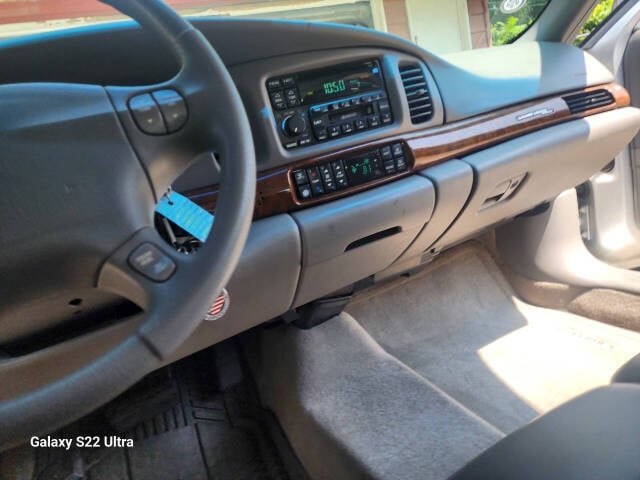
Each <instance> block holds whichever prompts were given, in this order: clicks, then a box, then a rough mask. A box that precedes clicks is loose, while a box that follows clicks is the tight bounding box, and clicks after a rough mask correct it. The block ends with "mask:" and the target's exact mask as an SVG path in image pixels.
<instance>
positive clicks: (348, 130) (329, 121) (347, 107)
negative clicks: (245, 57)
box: [267, 59, 393, 149]
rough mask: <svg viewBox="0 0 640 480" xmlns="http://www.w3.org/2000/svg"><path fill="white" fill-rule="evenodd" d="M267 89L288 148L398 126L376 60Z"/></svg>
mask: <svg viewBox="0 0 640 480" xmlns="http://www.w3.org/2000/svg"><path fill="white" fill-rule="evenodd" d="M267 90H268V92H269V98H270V100H271V106H272V107H273V112H274V115H275V119H276V124H277V125H278V131H279V135H280V140H281V142H282V145H283V146H284V147H285V148H287V149H292V148H297V147H304V146H307V145H312V144H315V143H319V142H324V141H326V140H330V139H334V138H338V137H342V136H346V135H351V134H354V133H358V132H362V131H364V130H370V129H373V128H379V127H382V126H384V125H388V124H391V123H393V114H392V112H391V106H390V105H389V99H388V97H387V92H386V89H385V85H384V79H383V78H382V70H381V68H380V63H379V62H378V60H375V59H373V60H366V61H360V62H354V63H347V64H342V65H337V66H334V67H331V68H325V69H320V70H313V71H307V72H301V73H297V74H292V75H285V76H282V77H275V78H270V79H268V80H267Z"/></svg>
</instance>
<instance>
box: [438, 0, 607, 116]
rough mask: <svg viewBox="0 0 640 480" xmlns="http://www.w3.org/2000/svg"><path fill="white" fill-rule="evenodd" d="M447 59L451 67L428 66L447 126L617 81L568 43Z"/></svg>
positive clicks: (474, 52) (516, 46)
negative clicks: (437, 90)
mask: <svg viewBox="0 0 640 480" xmlns="http://www.w3.org/2000/svg"><path fill="white" fill-rule="evenodd" d="M560 3H562V2H560ZM443 59H444V60H446V62H447V63H444V62H436V61H434V62H431V63H429V64H428V65H429V68H430V69H431V71H432V72H433V76H434V77H435V79H436V82H437V83H438V87H440V94H441V95H442V100H443V102H444V104H445V108H446V121H447V122H453V121H456V120H461V119H463V118H467V117H471V116H473V115H478V114H480V113H484V112H488V111H491V110H495V109H497V108H500V107H504V106H507V105H512V104H516V103H522V102H525V101H527V100H533V99H535V98H540V97H545V96H549V95H552V94H554V93H559V92H564V91H568V90H575V89H580V88H583V87H586V86H588V85H598V84H603V83H608V82H611V81H612V80H613V76H612V75H611V72H609V71H608V70H607V69H606V68H605V67H604V66H603V65H602V64H601V63H600V62H599V61H598V60H596V59H595V58H594V57H592V56H591V55H590V54H588V53H586V52H584V51H582V50H580V49H579V48H576V47H573V46H571V45H566V44H563V43H548V42H540V43H536V42H523V43H520V42H517V43H515V44H511V45H505V46H501V47H500V48H487V49H484V50H469V51H465V52H459V53H453V54H448V55H445V56H444V57H443ZM499 65H503V66H504V67H503V68H501V67H499Z"/></svg>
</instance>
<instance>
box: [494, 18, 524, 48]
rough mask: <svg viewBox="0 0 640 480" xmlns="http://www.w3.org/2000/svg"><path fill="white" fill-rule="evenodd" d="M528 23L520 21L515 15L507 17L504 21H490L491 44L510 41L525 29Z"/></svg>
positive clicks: (502, 43) (501, 43)
mask: <svg viewBox="0 0 640 480" xmlns="http://www.w3.org/2000/svg"><path fill="white" fill-rule="evenodd" d="M529 23H530V22H529ZM529 23H520V21H519V20H518V19H517V18H516V17H509V18H507V20H506V21H504V22H496V23H492V24H491V40H492V41H493V45H504V44H506V43H511V42H512V41H513V40H515V39H516V38H518V37H519V36H520V34H521V33H522V32H524V31H525V30H526V29H527V27H528V26H529Z"/></svg>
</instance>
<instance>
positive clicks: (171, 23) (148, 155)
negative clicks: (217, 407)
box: [0, 0, 256, 449]
mask: <svg viewBox="0 0 640 480" xmlns="http://www.w3.org/2000/svg"><path fill="white" fill-rule="evenodd" d="M102 1H103V3H106V4H110V5H111V6H113V7H115V8H116V9H118V10H119V11H120V12H122V13H124V14H126V15H128V16H130V17H131V18H133V19H134V20H136V21H137V22H138V23H139V24H140V25H142V26H143V27H144V28H146V29H148V30H149V31H151V32H153V33H154V34H155V35H156V37H157V38H158V39H159V40H160V39H164V40H166V42H165V43H166V44H167V45H170V48H171V50H172V53H174V54H175V55H176V56H177V57H178V58H179V60H180V64H181V68H180V71H179V73H178V74H177V75H176V76H175V77H174V78H172V79H171V80H169V81H167V82H164V83H161V84H157V85H149V86H144V87H115V86H106V87H105V86H99V85H78V84H55V83H51V84H43V83H32V84H14V85H3V86H0V109H1V110H2V111H3V112H5V113H4V114H3V115H2V116H1V117H2V118H1V119H0V145H2V150H3V152H2V154H0V179H2V180H1V183H2V185H1V188H0V219H1V220H2V226H1V227H0V229H1V230H0V247H1V248H0V272H2V274H1V275H0V298H2V301H1V303H2V305H1V306H0V310H4V312H3V313H4V314H7V312H9V313H11V311H12V309H13V310H15V311H18V310H19V309H20V308H22V307H24V306H25V305H27V306H28V305H29V302H34V298H42V297H46V296H47V295H51V294H54V293H56V292H61V291H72V290H74V289H87V288H93V289H97V290H99V291H102V292H109V293H112V294H117V295H119V296H121V297H123V298H126V299H129V300H131V301H133V302H134V303H136V304H137V305H139V306H140V307H141V309H142V310H141V313H139V315H140V316H141V317H142V318H141V319H139V320H141V323H140V327H139V328H138V329H137V330H136V332H135V334H133V335H131V336H130V337H129V338H126V339H125V340H124V341H123V342H122V343H120V344H119V345H118V346H117V347H115V348H113V349H112V350H110V351H108V352H107V353H106V354H105V355H103V356H102V357H100V358H98V359H97V360H95V361H93V362H92V363H91V364H88V365H86V366H84V367H82V368H80V369H79V370H76V371H75V372H73V373H71V374H70V375H68V376H66V377H64V378H62V379H60V380H57V381H54V382H53V383H50V384H49V385H47V386H45V387H42V388H39V389H37V390H35V391H31V392H28V393H25V394H22V395H20V396H17V397H15V398H10V399H7V400H4V401H3V402H2V403H0V448H1V449H5V448H8V447H10V446H12V445H15V444H17V443H19V442H21V441H23V440H24V439H25V438H26V437H27V436H29V435H33V434H41V433H45V432H50V431H52V430H54V429H56V428H59V427H61V426H63V425H65V424H68V423H69V422H71V421H73V420H75V419H77V418H79V417H81V416H83V415H85V414H87V413H89V412H91V411H93V410H95V409H96V408H98V407H99V406H101V405H102V404H104V403H105V402H107V401H108V400H110V399H112V398H113V397H115V396H116V395H117V394H119V393H121V392H122V391H124V390H125V389H127V388H128V387H130V386H131V385H133V384H134V383H135V382H136V381H138V380H139V379H140V378H142V377H143V376H144V375H146V374H147V373H149V372H150V371H152V370H153V369H154V368H157V367H158V366H159V365H160V364H161V362H162V361H163V360H165V359H167V357H168V356H169V355H170V354H171V353H172V352H173V351H174V350H176V349H177V347H178V346H180V345H181V344H182V343H183V342H184V341H185V340H186V339H187V337H188V336H189V335H190V334H191V333H193V331H194V330H195V328H196V327H197V326H198V324H199V323H200V321H201V319H202V318H203V317H204V313H205V312H206V311H207V310H208V308H209V307H210V305H211V304H212V303H213V301H214V300H215V298H216V297H217V296H218V294H219V293H220V291H221V289H222V287H223V286H224V285H225V284H226V282H227V281H228V280H229V278H230V276H231V274H232V273H233V271H234V269H235V267H236V265H237V263H238V261H239V258H240V254H241V252H242V249H243V247H244V244H245V241H246V238H247V235H248V231H249V227H250V224H251V218H252V215H253V208H254V199H255V182H256V171H255V153H254V146H253V140H252V137H251V130H250V126H249V121H248V118H247V114H246V112H245V109H244V106H243V103H242V100H241V98H240V95H239V94H238V91H237V90H236V88H235V85H234V83H233V81H232V79H231V77H230V75H229V73H228V71H227V69H226V67H225V65H224V64H223V63H222V61H221V59H220V58H219V56H218V55H217V54H216V52H215V51H214V50H213V48H212V47H211V45H210V44H209V42H208V41H207V40H206V39H205V38H204V36H203V35H202V34H201V33H200V32H199V31H198V30H196V29H195V28H194V27H192V26H191V25H190V24H189V23H188V22H186V21H185V20H184V19H183V18H182V17H180V15H178V14H177V13H176V12H175V11H174V10H172V9H171V8H169V7H168V6H167V5H165V4H164V3H163V2H162V1H160V0H102ZM159 45H160V43H159ZM163 45H164V44H163ZM114 68H118V66H117V65H114ZM9 112H10V113H9ZM158 115H161V116H160V117H159V116H158ZM213 151H215V152H216V153H217V154H218V155H219V158H220V167H219V168H220V191H219V197H218V203H217V207H216V216H215V222H214V225H213V228H212V229H211V232H210V235H209V239H208V241H207V242H206V243H205V244H204V245H203V246H202V247H201V248H200V249H199V250H198V251H197V252H196V254H193V255H183V254H181V253H179V252H177V251H175V250H174V249H173V248H171V247H170V246H169V245H167V244H166V243H165V242H164V241H163V240H162V239H161V237H160V236H159V234H158V233H157V232H156V230H155V228H154V227H153V214H154V209H155V205H156V203H157V201H158V200H159V198H160V197H161V196H162V194H163V193H164V192H166V191H167V189H168V188H169V187H170V185H171V183H172V182H173V181H174V180H175V179H176V178H177V177H178V176H179V175H180V174H181V173H183V172H184V171H185V170H186V169H187V168H188V167H189V166H190V165H191V164H192V162H193V161H194V159H196V158H197V157H199V156H201V155H202V154H204V153H207V152H213ZM42 313H43V314H45V313H46V312H42ZM5 316H6V315H5ZM16 321H19V319H17V320H16ZM1 389H2V380H1V379H0V390H1Z"/></svg>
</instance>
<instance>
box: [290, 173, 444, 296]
mask: <svg viewBox="0 0 640 480" xmlns="http://www.w3.org/2000/svg"><path fill="white" fill-rule="evenodd" d="M434 204H435V190H434V188H433V184H432V183H431V182H430V181H429V180H427V179H426V178H423V177H420V176H413V177H409V178H406V179H404V180H399V181H397V182H394V183H391V184H389V185H385V186H382V187H378V188H376V189H373V190H369V191H367V192H364V193H360V194H357V195H353V196H352V197H348V198H345V199H342V200H337V201H335V202H332V203H330V204H327V205H321V206H318V207H314V208H309V209H306V210H302V211H300V212H295V213H293V214H292V216H293V218H294V219H295V221H296V223H297V224H298V226H299V228H300V233H301V235H302V265H303V270H302V277H301V279H300V285H299V286H298V292H297V293H296V298H295V300H294V306H300V305H303V304H305V303H307V302H309V301H311V300H315V299H316V298H319V297H321V296H323V295H326V294H328V293H331V292H333V291H335V290H338V289H340V288H342V287H345V286H347V285H349V284H351V283H353V282H355V281H358V280H361V279H363V278H366V277H368V276H369V275H373V274H375V273H377V272H379V271H380V270H383V269H384V268H386V267H388V266H389V265H390V264H391V262H393V261H394V260H395V259H396V258H398V256H400V254H401V253H402V252H403V251H404V250H405V249H406V248H407V246H408V245H409V244H410V243H411V242H412V241H413V239H414V238H415V237H416V235H417V234H418V232H419V231H420V230H421V229H422V227H424V225H425V223H427V222H428V221H429V219H430V218H431V214H432V212H433V208H434ZM396 227H399V230H398V232H397V233H396V234H395V235H392V236H389V237H386V238H382V239H379V240H376V241H374V242H372V243H367V244H366V245H363V246H360V247H358V248H355V249H353V250H348V251H347V247H348V246H349V245H350V244H352V243H353V242H355V241H358V240H360V239H363V238H365V237H368V236H370V235H374V234H376V233H379V232H382V231H385V230H387V229H392V228H396Z"/></svg>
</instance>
